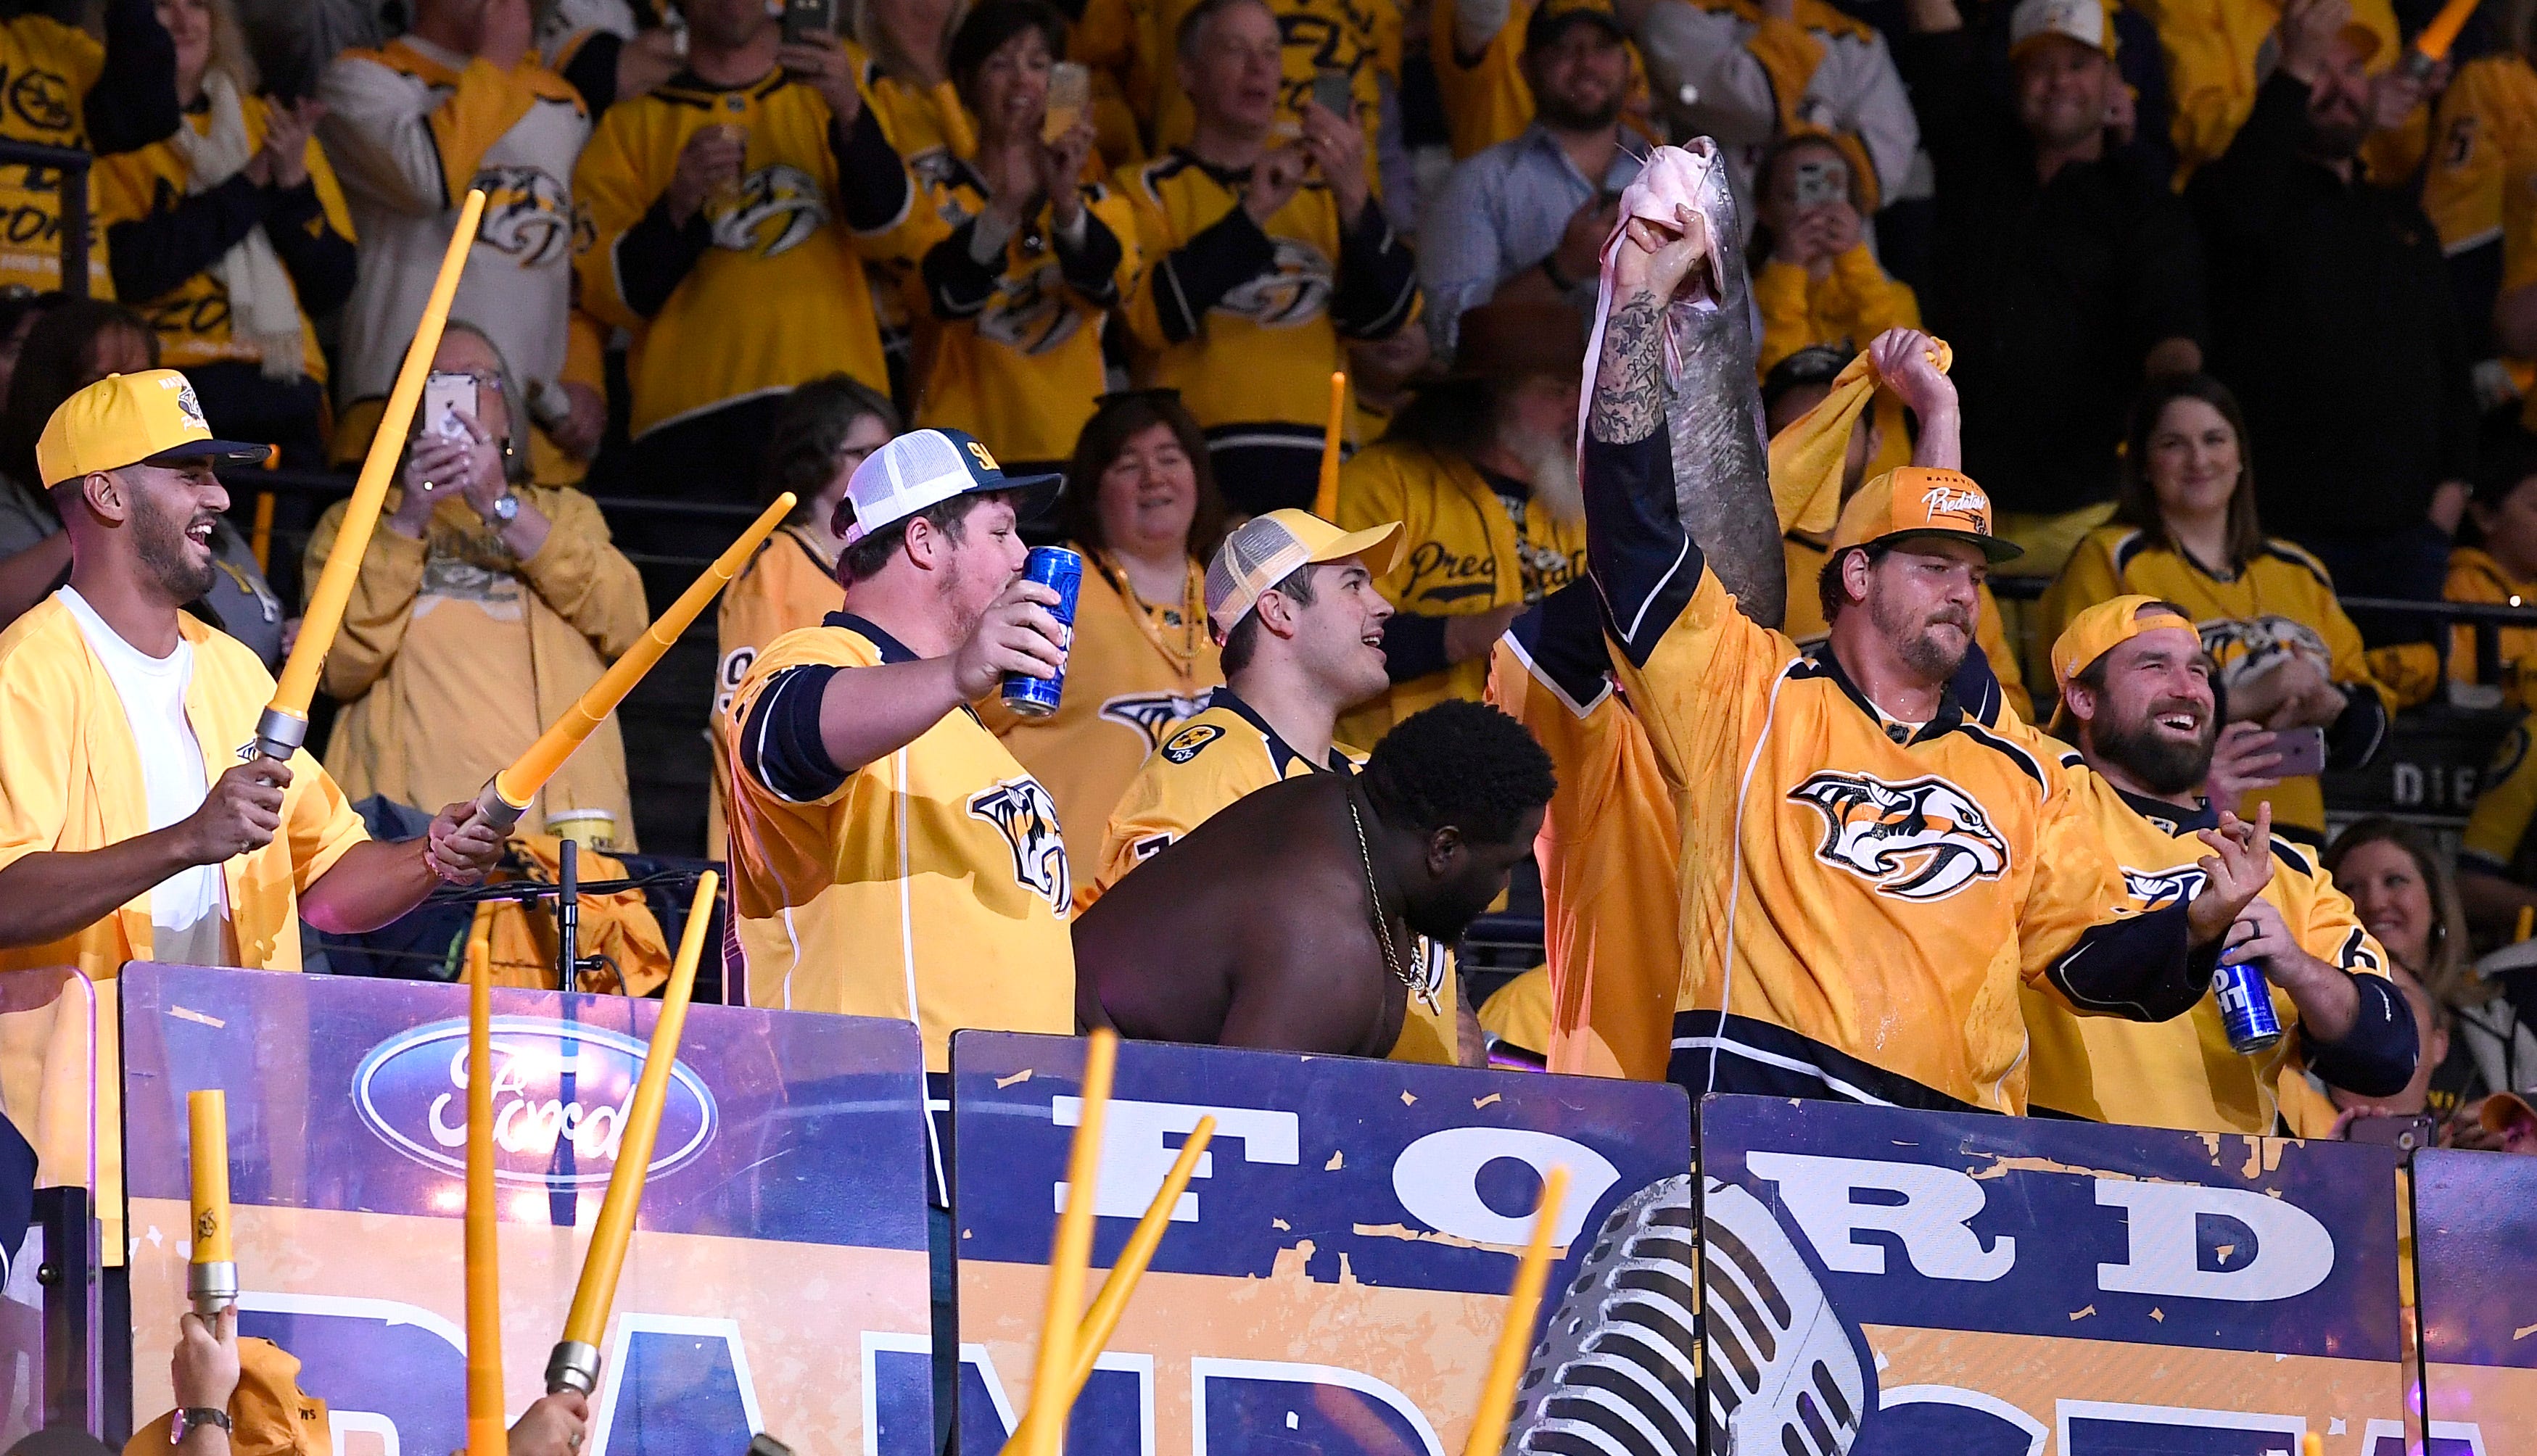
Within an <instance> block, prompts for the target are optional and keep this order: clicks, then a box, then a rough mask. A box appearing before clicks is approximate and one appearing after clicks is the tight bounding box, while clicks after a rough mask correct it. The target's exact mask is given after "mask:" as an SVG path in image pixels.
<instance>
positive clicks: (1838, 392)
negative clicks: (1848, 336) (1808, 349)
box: [1771, 338, 1956, 540]
mask: <svg viewBox="0 0 2537 1456" xmlns="http://www.w3.org/2000/svg"><path fill="white" fill-rule="evenodd" d="M1929 342H1930V343H1931V344H1932V345H1935V346H1936V347H1937V350H1938V357H1937V365H1938V369H1939V372H1941V373H1944V372H1945V371H1946V370H1947V369H1949V368H1952V367H1953V366H1954V364H1955V362H1956V351H1955V350H1954V349H1952V348H1948V347H1947V342H1946V341H1945V340H1943V339H1936V338H1932V339H1931V340H1930V341H1929ZM1881 384H1882V381H1880V380H1879V379H1878V378H1877V377H1876V365H1875V364H1874V363H1873V362H1871V361H1870V360H1869V359H1868V356H1867V354H1866V352H1865V351H1864V350H1861V351H1860V353H1859V355H1858V357H1856V358H1854V359H1852V360H1851V361H1850V364H1849V367H1847V368H1845V369H1843V370H1842V371H1841V373H1840V374H1839V375H1838V376H1836V377H1835V378H1834V379H1833V382H1832V393H1831V394H1828V395H1826V396H1824V398H1823V402H1822V403H1821V404H1818V405H1816V406H1815V407H1814V408H1813V409H1812V410H1809V411H1806V412H1805V413H1803V414H1801V415H1799V416H1797V419H1796V421H1795V422H1794V423H1792V424H1790V425H1789V427H1788V428H1787V429H1784V430H1782V431H1780V432H1779V434H1777V435H1775V436H1773V437H1772V439H1771V500H1772V503H1773V504H1774V505H1775V506H1777V507H1778V508H1779V513H1780V530H1781V531H1782V532H1784V533H1786V532H1796V533H1798V534H1801V535H1805V536H1810V537H1813V538H1817V539H1821V540H1829V539H1830V538H1831V537H1832V528H1833V523H1834V522H1836V521H1838V520H1839V519H1840V518H1841V467H1842V462H1843V460H1844V459H1845V458H1847V457H1848V456H1849V454H1850V432H1851V431H1852V430H1853V429H1854V428H1855V427H1856V426H1857V424H1858V416H1859V414H1860V413H1861V412H1862V411H1865V410H1866V409H1867V406H1868V403H1869V402H1870V401H1871V400H1873V399H1875V398H1876V391H1877V390H1878V388H1879V387H1881Z"/></svg>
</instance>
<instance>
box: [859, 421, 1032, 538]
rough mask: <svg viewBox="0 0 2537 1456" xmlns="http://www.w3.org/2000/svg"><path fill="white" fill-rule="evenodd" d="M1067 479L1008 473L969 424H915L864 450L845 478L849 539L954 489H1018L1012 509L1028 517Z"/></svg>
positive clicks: (966, 492) (965, 492) (936, 501)
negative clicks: (939, 426)
mask: <svg viewBox="0 0 2537 1456" xmlns="http://www.w3.org/2000/svg"><path fill="white" fill-rule="evenodd" d="M1065 482H1066V477H1065V476H1064V475H1006V474H1005V473H1004V470H1003V468H1002V467H1000V466H998V465H997V464H996V457H995V456H993V455H991V454H989V453H987V447H986V446H984V445H981V444H979V443H978V440H977V438H976V437H975V436H973V435H971V434H969V433H968V432H967V431H966V430H954V429H931V430H911V431H909V432H908V433H906V434H903V435H900V436H898V437H897V438H895V439H893V440H891V441H890V442H889V443H888V444H886V445H883V446H881V447H880V448H879V449H878V450H876V451H874V452H873V453H872V454H870V455H867V456H865V457H864V463H863V464H861V465H859V466H856V467H855V473H854V474H853V475H850V476H848V477H847V478H846V502H847V504H849V505H852V506H853V507H854V508H855V519H854V521H853V522H852V523H851V524H849V525H848V526H847V527H846V532H845V537H846V544H847V545H850V546H851V545H853V544H854V543H855V542H857V541H859V540H862V539H863V538H865V537H867V536H870V535H872V534H873V533H874V532H876V531H878V530H880V529H881V528H882V527H884V526H889V525H892V524H894V523H896V522H899V521H904V520H906V519H907V518H908V517H910V516H913V515H915V514H916V513H917V512H919V511H921V510H924V509H925V508H926V507H927V506H931V505H937V504H940V503H941V502H943V501H946V500H949V499H950V498H951V497H953V496H955V495H975V494H979V493H981V492H985V491H992V490H1016V491H1019V492H1021V495H1022V498H1021V499H1020V500H1018V501H1016V502H1015V503H1014V505H1013V513H1014V514H1015V515H1017V516H1021V517H1025V518H1027V517H1030V516H1034V515H1037V514H1038V513H1039V512H1041V511H1043V510H1046V509H1047V508H1048V504H1049V502H1050V501H1052V500H1054V499H1056V498H1057V492H1058V490H1059V489H1060V488H1061V487H1062V486H1063V485H1064V484H1065Z"/></svg>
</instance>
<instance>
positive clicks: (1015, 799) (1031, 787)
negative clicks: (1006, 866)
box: [969, 774, 1074, 916]
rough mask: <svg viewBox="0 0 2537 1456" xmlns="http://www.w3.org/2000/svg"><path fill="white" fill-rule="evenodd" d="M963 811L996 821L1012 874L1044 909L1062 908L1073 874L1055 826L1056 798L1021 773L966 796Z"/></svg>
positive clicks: (1062, 910)
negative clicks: (1009, 856) (1010, 857)
mask: <svg viewBox="0 0 2537 1456" xmlns="http://www.w3.org/2000/svg"><path fill="white" fill-rule="evenodd" d="M969 817H970V818H972V819H983V820H985V821H986V822H987V823H989V824H992V825H994V826H996V831H997V832H998V833H1000V834H1002V835H1003V836H1004V837H1005V844H1006V845H1007V846H1008V847H1009V848H1010V849H1011V850H1012V852H1013V880H1014V881H1015V883H1017V884H1019V885H1020V886H1021V887H1022V888H1023V889H1025V890H1031V891H1035V892H1036V893H1037V894H1038V895H1039V896H1040V897H1041V898H1042V899H1044V900H1046V901H1047V902H1048V906H1049V909H1051V910H1053V911H1056V912H1057V913H1058V914H1059V915H1061V916H1062V915H1064V914H1066V908H1067V906H1068V904H1069V903H1071V902H1072V901H1073V899H1074V879H1073V875H1072V874H1071V873H1070V872H1069V871H1068V869H1067V864H1066V841H1065V839H1064V838H1062V837H1061V836H1060V835H1059V834H1058V830H1057V801H1056V800H1055V799H1052V798H1050V797H1049V796H1048V791H1047V790H1045V789H1042V788H1041V787H1040V785H1039V781H1038V780H1037V779H1033V778H1031V777H1030V776H1029V775H1027V774H1025V775H1024V776H1022V777H1021V778H1018V779H1007V780H1006V781H1005V782H1003V783H1001V784H999V785H997V786H996V787H995V788H993V789H989V790H984V791H980V792H977V793H973V794H971V795H970V796H969Z"/></svg>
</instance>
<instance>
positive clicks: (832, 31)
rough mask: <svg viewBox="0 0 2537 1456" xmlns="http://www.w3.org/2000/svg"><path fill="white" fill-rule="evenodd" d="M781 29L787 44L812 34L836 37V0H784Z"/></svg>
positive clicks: (798, 42)
mask: <svg viewBox="0 0 2537 1456" xmlns="http://www.w3.org/2000/svg"><path fill="white" fill-rule="evenodd" d="M783 30H784V42H785V43H786V44H787V45H797V44H800V43H801V42H802V41H803V40H804V39H806V38H808V37H810V36H813V35H819V36H823V37H826V38H828V39H834V38H836V34H837V0H784V21H783Z"/></svg>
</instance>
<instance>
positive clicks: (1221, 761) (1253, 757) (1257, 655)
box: [1086, 508, 1478, 1063]
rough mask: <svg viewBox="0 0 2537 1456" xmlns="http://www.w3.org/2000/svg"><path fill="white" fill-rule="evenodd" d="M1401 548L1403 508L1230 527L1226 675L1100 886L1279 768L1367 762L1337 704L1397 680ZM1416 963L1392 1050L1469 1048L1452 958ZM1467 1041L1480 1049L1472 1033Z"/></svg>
mask: <svg viewBox="0 0 2537 1456" xmlns="http://www.w3.org/2000/svg"><path fill="white" fill-rule="evenodd" d="M1401 549H1402V541H1401V531H1400V523H1399V522H1398V521H1388V522H1385V523H1383V524H1382V525H1379V526H1372V527H1369V528H1367V529H1366V530H1363V531H1341V530H1339V529H1338V528H1337V527H1335V526H1333V525H1332V524H1331V523H1329V522H1328V521H1325V520H1323V519H1322V518H1321V517H1319V516H1316V515H1314V514H1312V513H1311V512H1309V511H1300V510H1295V509H1292V508H1289V509H1286V510H1281V511H1270V512H1269V514H1268V515H1265V516H1255V517H1253V518H1252V519H1250V520H1249V521H1246V522H1244V523H1243V524H1242V525H1240V526H1238V527H1236V528H1235V529H1234V530H1233V531H1232V532H1231V533H1230V534H1229V535H1227V536H1226V537H1225V538H1224V543H1223V544H1222V545H1220V546H1218V547H1216V551H1215V558H1214V559H1213V560H1212V561H1210V562H1209V563H1208V564H1207V571H1206V610H1207V621H1208V624H1209V625H1210V626H1211V627H1212V628H1213V629H1214V631H1215V635H1216V637H1217V639H1218V641H1219V642H1220V643H1221V644H1222V646H1223V649H1224V656H1223V663H1224V678H1225V682H1224V686H1222V687H1219V688H1216V689H1214V690H1213V691H1212V692H1210V693H1209V694H1208V695H1207V701H1206V707H1205V708H1204V709H1203V710H1202V711H1200V712H1199V713H1198V714H1196V715H1195V716H1193V717H1192V718H1191V719H1190V720H1189V721H1188V722H1187V723H1185V724H1183V725H1181V726H1180V727H1179V728H1176V729H1174V730H1173V732H1172V735H1171V736H1170V737H1168V738H1165V739H1164V740H1163V744H1162V746H1161V747H1160V748H1158V749H1156V750H1155V751H1154V752H1153V754H1151V755H1150V756H1149V757H1147V758H1146V760H1145V763H1144V767H1142V768H1140V769H1138V771H1137V777H1136V778H1135V779H1133V780H1130V781H1129V784H1128V791H1127V792H1126V793H1124V794H1122V795H1121V796H1120V799H1119V806H1118V808H1116V809H1115V810H1113V811H1112V812H1111V815H1110V826H1109V829H1108V831H1107V832H1106V833H1105V834H1104V835H1103V836H1102V840H1101V857H1100V861H1099V863H1100V869H1099V872H1098V878H1097V881H1096V883H1095V885H1094V887H1093V888H1094V894H1095V895H1096V896H1097V895H1098V894H1100V893H1101V892H1103V891H1107V890H1108V889H1109V888H1110V887H1111V886H1113V885H1115V884H1117V883H1118V882H1119V881H1120V880H1121V879H1122V878H1124V877H1126V875H1127V874H1128V872H1129V871H1131V870H1133V869H1135V868H1136V867H1137V866H1138V865H1139V864H1142V863H1144V862H1145V861H1146V860H1148V859H1151V858H1152V857H1153V856H1154V855H1159V854H1161V853H1162V852H1163V851H1164V850H1166V849H1168V848H1170V846H1171V845H1172V843H1173V842H1174V841H1176V840H1178V839H1180V838H1182V837H1183V836H1184V835H1187V834H1188V833H1189V832H1190V831H1191V830H1193V829H1196V828H1198V827H1199V825H1201V824H1203V823H1205V822H1206V821H1207V820H1208V819H1210V818H1213V817H1214V816H1215V814H1216V812H1217V811H1218V810H1220V809H1222V808H1224V807H1225V806H1226V805H1228V804H1230V803H1232V802H1233V801H1234V800H1236V799H1239V798H1243V797H1245V796H1247V795H1249V794H1251V793H1254V792H1256V791H1260V790H1262V789H1266V788H1268V787H1269V785H1271V784H1275V783H1277V782H1279V781H1280V780H1284V779H1294V778H1301V777H1303V776H1305V775H1309V774H1320V773H1338V774H1353V773H1355V772H1356V771H1357V770H1358V769H1359V768H1361V767H1362V766H1363V765H1364V763H1365V754H1364V752H1363V751H1362V750H1359V749H1356V748H1352V747H1348V746H1346V745H1344V744H1340V743H1337V742H1335V741H1334V734H1335V733H1336V732H1337V728H1338V718H1339V715H1340V714H1341V713H1343V712H1345V711H1347V710H1348V709H1349V708H1352V707H1354V706H1356V705H1357V704H1359V703H1362V702H1364V701H1366V700H1367V699H1369V698H1372V697H1375V696H1377V695H1378V694H1380V693H1382V692H1383V691H1384V689H1385V688H1386V687H1387V686H1389V685H1390V679H1389V678H1388V677H1387V676H1386V675H1385V672H1384V648H1383V629H1384V623H1385V622H1386V621H1388V620H1389V619H1390V618H1391V616H1392V604H1391V603H1390V602H1389V601H1385V600H1384V598H1383V594H1382V593H1381V592H1379V591H1377V590H1376V589H1375V586H1374V584H1375V582H1376V581H1377V580H1379V579H1380V578H1381V577H1382V576H1383V575H1384V573H1386V572H1388V571H1390V570H1392V568H1393V567H1394V566H1395V565H1397V564H1398V563H1399V559H1400V555H1401ZM1086 903H1087V904H1088V903H1089V901H1087V902H1086ZM1413 974H1414V975H1415V976H1416V977H1417V979H1418V985H1417V986H1416V987H1415V990H1416V994H1415V995H1413V996H1412V997H1411V999H1410V1006H1409V1022H1408V1024H1407V1025H1406V1026H1405V1027H1403V1028H1402V1031H1401V1035H1400V1040H1399V1042H1398V1043H1397V1044H1395V1045H1394V1047H1393V1052H1392V1054H1393V1057H1394V1058H1395V1059H1396V1060H1402V1061H1429V1062H1447V1063H1451V1062H1456V1061H1460V1060H1462V1059H1463V1057H1464V1037H1463V1035H1462V1029H1461V1021H1462V1014H1461V1013H1462V1011H1463V1010H1464V1008H1463V1007H1462V1006H1461V1004H1460V1000H1459V998H1458V997H1457V996H1456V995H1455V985H1454V976H1453V964H1452V957H1451V956H1450V955H1449V954H1447V953H1446V952H1445V950H1444V948H1443V947H1441V946H1436V947H1429V948H1426V949H1424V950H1422V951H1421V953H1420V954H1419V955H1418V956H1417V957H1416V965H1415V967H1414V970H1413ZM1470 1046H1471V1049H1472V1050H1473V1051H1474V1052H1476V1050H1477V1047H1478V1042H1477V1039H1476V1036H1474V1037H1473V1038H1472V1039H1471V1041H1470Z"/></svg>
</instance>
